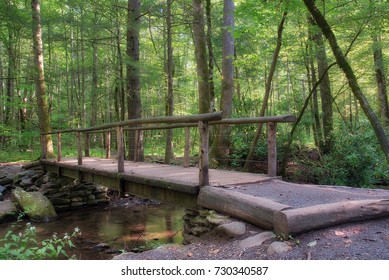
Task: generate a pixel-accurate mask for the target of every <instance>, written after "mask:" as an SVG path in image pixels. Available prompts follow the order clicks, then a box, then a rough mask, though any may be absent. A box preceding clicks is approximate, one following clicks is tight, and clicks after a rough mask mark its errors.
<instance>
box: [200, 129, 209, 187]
mask: <svg viewBox="0 0 389 280" xmlns="http://www.w3.org/2000/svg"><path fill="white" fill-rule="evenodd" d="M199 130H200V162H199V168H200V170H199V187H200V188H202V187H204V186H207V185H209V167H208V162H209V159H208V157H209V125H208V122H205V121H199Z"/></svg>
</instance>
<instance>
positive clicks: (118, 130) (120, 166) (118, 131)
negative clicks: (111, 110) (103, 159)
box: [116, 126, 124, 173]
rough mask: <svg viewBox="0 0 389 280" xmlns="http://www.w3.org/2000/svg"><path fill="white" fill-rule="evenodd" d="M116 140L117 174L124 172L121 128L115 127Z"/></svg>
mask: <svg viewBox="0 0 389 280" xmlns="http://www.w3.org/2000/svg"><path fill="white" fill-rule="evenodd" d="M116 138H117V146H118V154H117V157H118V172H119V173H122V172H124V139H123V127H122V126H117V127H116Z"/></svg>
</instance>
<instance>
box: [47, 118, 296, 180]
mask: <svg viewBox="0 0 389 280" xmlns="http://www.w3.org/2000/svg"><path fill="white" fill-rule="evenodd" d="M295 121H296V117H294V116H291V115H285V116H266V117H254V118H228V119H222V117H221V112H215V113H208V114H198V115H190V116H173V117H172V116H170V117H152V118H147V119H146V118H145V119H133V120H127V121H121V122H114V123H109V124H104V125H99V126H94V127H88V128H77V129H76V128H75V129H64V130H56V131H52V132H48V133H41V136H42V137H43V136H44V135H46V134H57V140H58V143H57V149H58V157H57V160H58V161H60V160H61V147H62V146H61V134H63V133H74V132H75V133H76V134H77V154H78V164H79V165H82V138H81V134H82V133H85V156H86V157H88V156H89V141H90V134H92V133H104V134H105V137H106V139H105V142H106V147H105V149H106V158H109V157H110V142H111V133H112V132H115V131H116V135H117V137H116V138H117V146H118V155H117V156H118V172H119V173H122V172H124V133H123V131H124V130H135V131H136V132H137V133H138V132H139V131H140V130H156V129H172V128H185V151H184V167H189V146H190V132H189V128H190V127H195V126H198V128H199V131H200V159H199V186H200V187H203V186H206V185H208V184H209V171H208V161H209V159H208V154H209V151H208V150H209V126H210V125H237V124H258V123H267V128H268V175H269V176H271V177H274V176H277V145H276V127H277V123H290V122H295ZM145 124H153V125H152V126H138V125H145ZM155 124H162V125H155ZM135 148H136V147H135ZM135 154H136V153H135ZM134 161H137V158H136V157H135V158H134Z"/></svg>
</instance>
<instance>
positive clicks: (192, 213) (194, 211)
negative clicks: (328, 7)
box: [185, 209, 199, 216]
mask: <svg viewBox="0 0 389 280" xmlns="http://www.w3.org/2000/svg"><path fill="white" fill-rule="evenodd" d="M185 214H187V215H189V216H197V215H198V214H199V212H198V211H196V210H191V209H185Z"/></svg>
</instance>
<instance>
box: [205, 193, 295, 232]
mask: <svg viewBox="0 0 389 280" xmlns="http://www.w3.org/2000/svg"><path fill="white" fill-rule="evenodd" d="M197 203H198V204H199V205H200V206H203V207H206V208H210V209H214V210H216V211H220V212H221V213H224V214H227V215H230V216H232V217H234V218H238V219H242V220H244V221H247V222H249V223H252V224H254V225H258V226H260V227H263V228H265V229H272V228H273V214H274V213H276V212H279V211H281V210H284V209H289V208H290V206H289V205H285V204H281V203H277V202H274V201H272V200H270V199H266V198H261V197H255V196H251V195H247V194H242V193H238V192H234V191H229V190H224V189H222V188H215V187H210V186H206V187H203V188H201V189H200V193H199V196H198V198H197Z"/></svg>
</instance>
